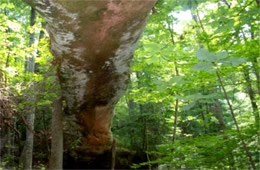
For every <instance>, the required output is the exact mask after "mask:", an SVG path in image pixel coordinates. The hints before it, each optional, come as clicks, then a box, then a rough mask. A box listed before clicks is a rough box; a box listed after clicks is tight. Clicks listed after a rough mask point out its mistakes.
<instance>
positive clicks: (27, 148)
mask: <svg viewBox="0 0 260 170" xmlns="http://www.w3.org/2000/svg"><path fill="white" fill-rule="evenodd" d="M35 19H36V11H35V9H34V8H31V17H30V26H31V27H33V26H34V24H35ZM34 41H35V34H34V33H31V34H30V40H29V47H31V46H32V45H33V44H34ZM25 71H26V72H30V73H33V72H34V54H31V56H29V57H27V60H26V63H25ZM32 88H34V85H33V86H32ZM31 93H33V92H31ZM29 100H30V101H31V102H32V104H31V106H28V107H29V108H28V110H29V111H28V113H27V116H26V120H27V122H28V126H29V127H30V129H31V130H34V118H35V95H34V94H30V96H29ZM33 140H34V134H33V133H32V132H31V131H30V130H29V129H28V128H27V129H26V141H25V145H24V148H23V154H22V156H23V158H22V160H23V168H24V169H26V170H30V169H32V159H33V158H32V157H33Z"/></svg>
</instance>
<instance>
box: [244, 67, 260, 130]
mask: <svg viewBox="0 0 260 170" xmlns="http://www.w3.org/2000/svg"><path fill="white" fill-rule="evenodd" d="M244 75H245V80H246V83H247V91H248V95H249V98H250V102H251V105H252V109H253V114H254V117H255V125H256V127H257V128H259V112H258V106H257V104H256V99H255V95H254V91H253V88H252V84H251V80H250V77H249V71H248V69H247V68H244Z"/></svg>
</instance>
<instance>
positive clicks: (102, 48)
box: [25, 0, 156, 153]
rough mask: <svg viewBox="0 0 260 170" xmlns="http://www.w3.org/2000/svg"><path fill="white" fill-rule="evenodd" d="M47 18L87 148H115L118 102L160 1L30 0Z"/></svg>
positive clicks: (68, 105)
mask: <svg viewBox="0 0 260 170" xmlns="http://www.w3.org/2000/svg"><path fill="white" fill-rule="evenodd" d="M25 1H26V2H27V3H28V4H30V5H31V6H32V7H34V8H35V9H36V10H37V11H38V12H39V13H40V14H41V16H42V17H43V18H44V19H45V20H46V22H47V31H48V33H49V35H50V41H51V51H52V53H53V55H54V56H55V58H56V59H55V60H56V63H58V76H59V81H60V84H61V90H62V94H63V96H64V98H65V101H66V112H67V113H68V114H72V115H75V118H76V122H77V124H78V125H79V129H80V130H81V132H82V134H83V137H82V139H81V142H82V144H83V146H88V147H87V149H88V150H91V151H92V152H99V153H102V152H103V151H105V150H107V149H108V148H109V147H110V142H111V139H112V137H111V131H110V128H111V121H112V117H113V110H114V107H115V104H116V103H117V102H118V100H119V99H120V97H121V96H122V94H123V92H124V91H125V89H126V88H127V81H128V79H129V64H130V62H131V59H132V56H133V53H134V50H135V48H136V45H137V42H138V39H139V38H140V36H141V34H142V32H143V29H144V26H145V23H146V19H147V16H148V14H149V11H150V10H151V8H152V7H153V6H154V4H155V1H156V0H25Z"/></svg>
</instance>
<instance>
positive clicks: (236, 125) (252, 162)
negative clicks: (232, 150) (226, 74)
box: [216, 70, 256, 170]
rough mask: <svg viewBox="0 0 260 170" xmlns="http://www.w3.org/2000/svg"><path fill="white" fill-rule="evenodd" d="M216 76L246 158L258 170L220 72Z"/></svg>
mask: <svg viewBox="0 0 260 170" xmlns="http://www.w3.org/2000/svg"><path fill="white" fill-rule="evenodd" d="M216 75H217V78H218V81H219V83H220V85H221V88H222V90H223V92H224V96H225V99H226V101H227V104H228V107H229V110H230V113H231V116H232V118H233V121H234V124H235V127H236V130H237V133H238V136H239V139H240V141H241V143H242V146H243V148H244V150H245V152H246V156H247V157H248V159H249V162H250V164H251V167H252V168H253V169H254V170H256V166H255V161H254V159H253V157H252V155H251V153H250V151H249V149H248V147H247V144H246V143H245V140H244V138H243V136H242V134H241V131H240V128H239V126H238V123H237V120H236V117H235V113H234V110H233V107H232V105H231V103H230V101H229V98H228V95H227V92H226V89H225V86H224V84H223V82H222V79H221V76H220V74H219V71H218V70H216Z"/></svg>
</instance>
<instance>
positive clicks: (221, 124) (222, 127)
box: [214, 100, 225, 132]
mask: <svg viewBox="0 0 260 170" xmlns="http://www.w3.org/2000/svg"><path fill="white" fill-rule="evenodd" d="M214 110H215V113H216V116H217V119H218V123H219V127H220V130H221V131H222V132H224V130H225V122H224V119H223V112H222V108H221V105H220V102H219V100H216V101H215V105H214Z"/></svg>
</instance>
